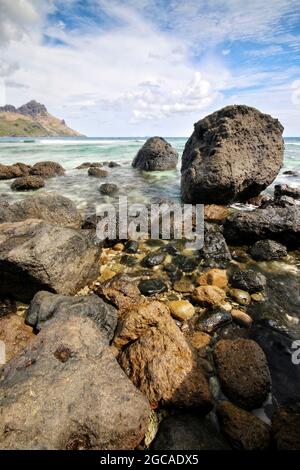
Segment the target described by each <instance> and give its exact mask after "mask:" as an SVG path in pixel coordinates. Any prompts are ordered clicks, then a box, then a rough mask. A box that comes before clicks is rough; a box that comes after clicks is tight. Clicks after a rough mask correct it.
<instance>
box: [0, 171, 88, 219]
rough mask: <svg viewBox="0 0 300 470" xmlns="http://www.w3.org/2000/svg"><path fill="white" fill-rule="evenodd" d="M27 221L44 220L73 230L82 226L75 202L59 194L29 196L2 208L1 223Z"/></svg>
mask: <svg viewBox="0 0 300 470" xmlns="http://www.w3.org/2000/svg"><path fill="white" fill-rule="evenodd" d="M20 179H21V178H20ZM18 180H19V179H18ZM18 180H16V181H18ZM26 219H42V220H44V221H45V222H48V223H49V224H53V225H58V226H61V227H72V228H80V227H81V224H82V218H81V215H80V213H79V211H78V210H77V208H76V205H75V204H74V202H72V201H71V200H70V199H68V198H66V197H64V196H61V195H59V194H51V193H49V194H48V193H44V194H40V195H35V196H29V197H27V198H26V199H23V200H22V201H18V202H15V203H14V204H11V205H10V206H7V207H4V208H2V207H0V223H3V222H20V221H21V220H26Z"/></svg>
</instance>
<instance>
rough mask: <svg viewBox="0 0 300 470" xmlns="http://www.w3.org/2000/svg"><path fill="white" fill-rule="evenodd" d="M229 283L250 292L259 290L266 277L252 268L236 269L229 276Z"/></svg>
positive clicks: (264, 283) (261, 288)
mask: <svg viewBox="0 0 300 470" xmlns="http://www.w3.org/2000/svg"><path fill="white" fill-rule="evenodd" d="M230 283H231V285H232V286H233V287H236V288H237V289H241V290H245V291H247V292H250V294H252V293H254V292H261V291H262V290H264V288H265V287H266V285H267V279H266V277H265V276H264V275H263V274H262V273H260V272H257V271H254V270H253V269H243V270H242V269H236V270H235V271H234V273H233V274H232V276H231V277H230Z"/></svg>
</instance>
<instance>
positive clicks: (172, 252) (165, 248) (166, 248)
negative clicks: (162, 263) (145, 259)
mask: <svg viewBox="0 0 300 470" xmlns="http://www.w3.org/2000/svg"><path fill="white" fill-rule="evenodd" d="M161 251H165V252H166V253H168V254H169V255H171V256H175V255H179V254H180V253H179V251H178V249H177V248H176V246H174V245H172V243H167V244H166V245H164V246H162V247H161Z"/></svg>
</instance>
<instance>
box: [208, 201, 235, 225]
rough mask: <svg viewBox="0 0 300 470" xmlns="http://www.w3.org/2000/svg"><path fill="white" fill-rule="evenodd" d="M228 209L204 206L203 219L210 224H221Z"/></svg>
mask: <svg viewBox="0 0 300 470" xmlns="http://www.w3.org/2000/svg"><path fill="white" fill-rule="evenodd" d="M228 214H229V209H228V207H226V206H218V205H216V204H207V205H205V206H204V218H205V220H209V221H211V222H221V221H223V220H225V219H226V217H227V216H228Z"/></svg>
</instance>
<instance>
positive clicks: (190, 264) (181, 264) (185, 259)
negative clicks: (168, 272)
mask: <svg viewBox="0 0 300 470" xmlns="http://www.w3.org/2000/svg"><path fill="white" fill-rule="evenodd" d="M174 264H176V266H178V268H179V269H181V270H182V271H183V272H186V273H190V272H193V271H194V270H195V269H196V267H197V262H196V261H195V260H194V259H193V258H191V257H190V256H185V255H178V256H176V257H175V258H174Z"/></svg>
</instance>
